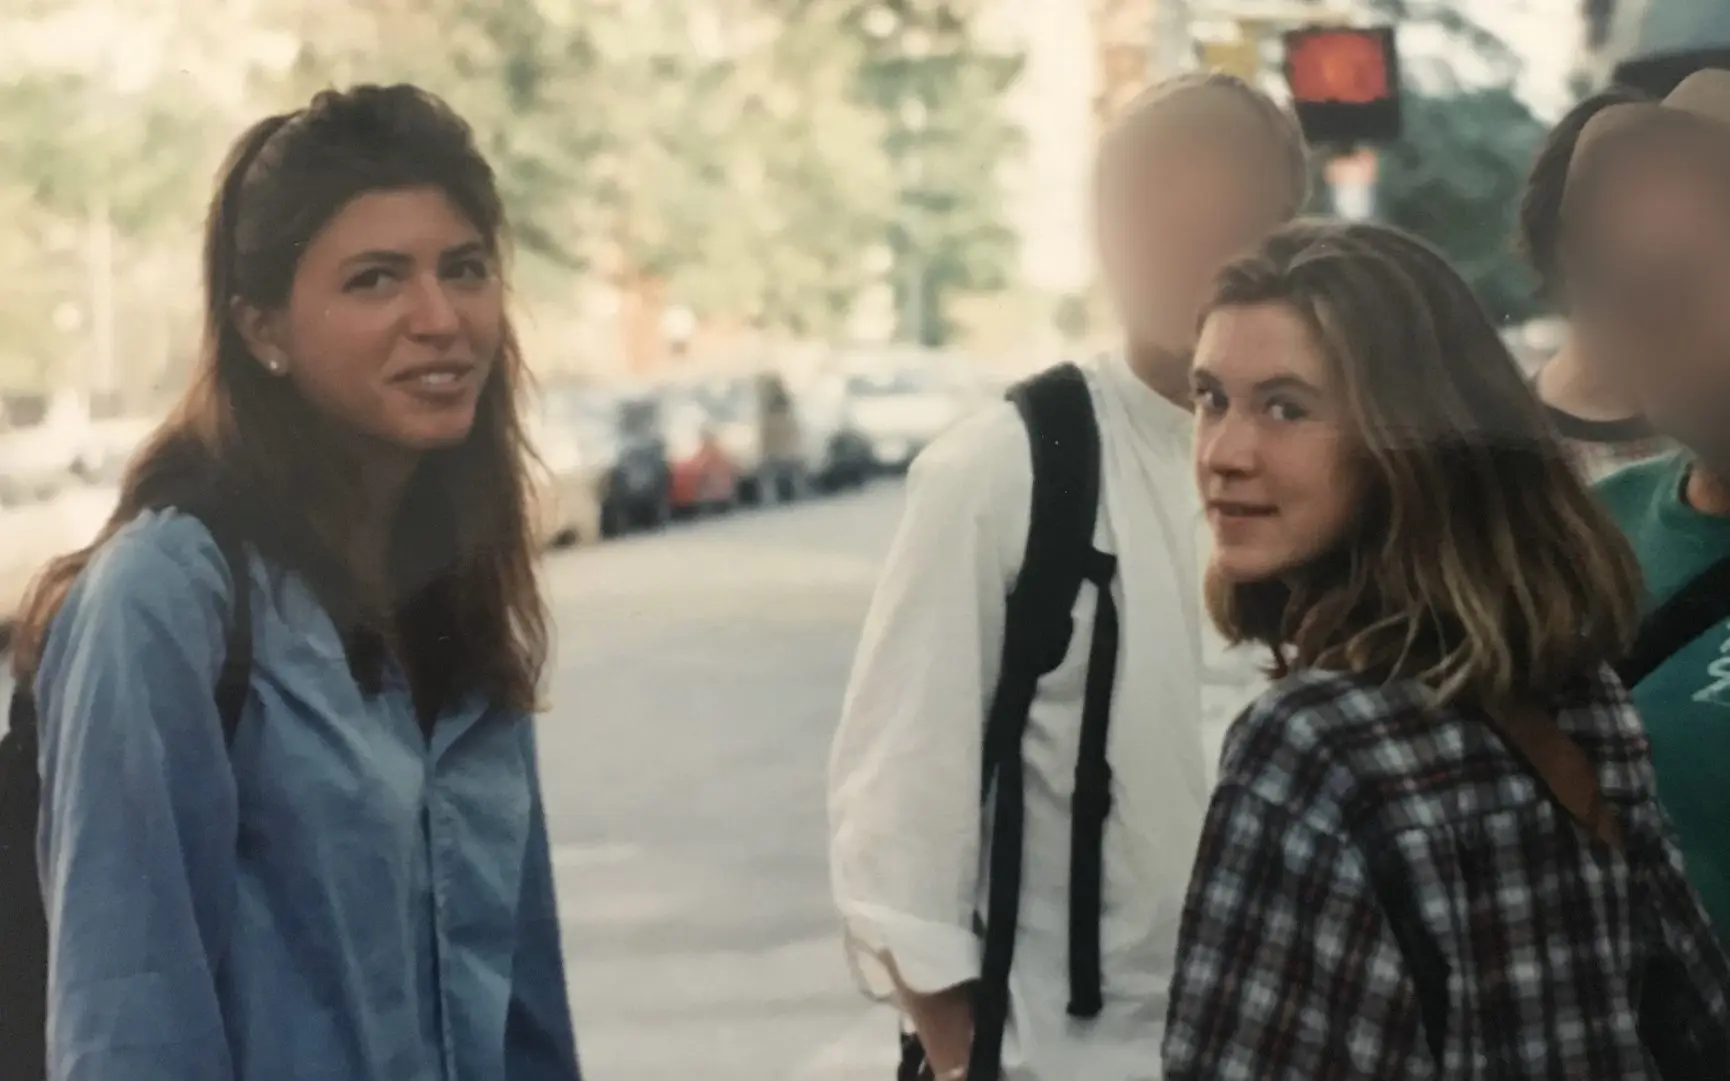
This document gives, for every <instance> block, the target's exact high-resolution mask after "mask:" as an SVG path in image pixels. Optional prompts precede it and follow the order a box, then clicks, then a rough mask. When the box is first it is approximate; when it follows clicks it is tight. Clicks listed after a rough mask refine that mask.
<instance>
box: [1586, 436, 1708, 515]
mask: <svg viewBox="0 0 1730 1081" xmlns="http://www.w3.org/2000/svg"><path fill="white" fill-rule="evenodd" d="M1684 466H1685V462H1684V461H1683V456H1682V452H1681V451H1679V450H1675V451H1670V452H1668V453H1665V454H1658V455H1655V456H1653V457H1650V458H1644V459H1641V460H1640V461H1636V462H1630V463H1629V464H1627V465H1624V466H1621V467H1620V468H1618V469H1615V470H1613V471H1612V472H1610V473H1609V474H1607V475H1605V476H1603V477H1601V478H1599V479H1598V481H1597V482H1596V483H1594V484H1593V486H1592V487H1593V489H1594V490H1595V491H1596V492H1597V493H1598V498H1599V499H1601V500H1603V502H1604V505H1605V506H1606V507H1608V508H1609V510H1610V513H1611V515H1612V516H1613V517H1614V518H1616V520H1617V521H1618V522H1619V523H1622V524H1624V525H1626V523H1627V521H1628V519H1629V518H1631V517H1633V516H1635V515H1637V514H1639V513H1640V511H1641V510H1642V509H1644V508H1645V507H1647V506H1649V505H1651V503H1652V501H1653V500H1655V499H1658V498H1661V497H1662V496H1663V494H1664V493H1665V492H1667V491H1668V490H1669V489H1670V487H1671V486H1672V485H1675V484H1678V483H1680V479H1681V471H1682V469H1683V468H1684Z"/></svg>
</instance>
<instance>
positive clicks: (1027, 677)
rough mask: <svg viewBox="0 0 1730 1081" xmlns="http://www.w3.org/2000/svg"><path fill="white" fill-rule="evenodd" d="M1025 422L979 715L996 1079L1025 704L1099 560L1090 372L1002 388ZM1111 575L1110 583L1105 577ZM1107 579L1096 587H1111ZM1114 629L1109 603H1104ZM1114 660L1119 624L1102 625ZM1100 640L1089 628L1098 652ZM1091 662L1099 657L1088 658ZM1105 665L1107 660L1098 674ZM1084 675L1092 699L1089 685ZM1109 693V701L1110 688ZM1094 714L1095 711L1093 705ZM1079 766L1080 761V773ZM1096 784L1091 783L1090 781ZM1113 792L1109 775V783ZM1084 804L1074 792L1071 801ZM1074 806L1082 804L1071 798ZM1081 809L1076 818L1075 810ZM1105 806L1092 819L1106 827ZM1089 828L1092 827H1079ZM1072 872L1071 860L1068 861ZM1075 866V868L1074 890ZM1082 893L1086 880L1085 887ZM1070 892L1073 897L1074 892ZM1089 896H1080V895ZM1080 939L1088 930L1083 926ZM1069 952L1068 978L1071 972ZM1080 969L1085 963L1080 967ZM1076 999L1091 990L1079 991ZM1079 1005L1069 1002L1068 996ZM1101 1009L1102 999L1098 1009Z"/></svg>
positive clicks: (986, 1007)
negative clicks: (994, 641)
mask: <svg viewBox="0 0 1730 1081" xmlns="http://www.w3.org/2000/svg"><path fill="white" fill-rule="evenodd" d="M1009 400H1010V401H1011V402H1013V403H1014V404H1015V408H1016V410H1017V412H1018V413H1019V414H1020V416H1021V420H1022V423H1023V424H1025V425H1026V427H1027V434H1028V443H1029V446H1030V449H1031V453H1032V458H1033V497H1032V505H1031V513H1030V517H1029V524H1028V531H1027V547H1026V552H1025V554H1024V556H1023V559H1022V564H1021V571H1020V573H1019V574H1018V575H1017V577H1016V581H1015V586H1014V588H1013V589H1012V590H1011V591H1010V594H1009V600H1008V605H1007V610H1006V618H1005V623H1004V636H1003V653H1002V658H1001V664H1000V665H999V669H998V678H997V686H996V689H995V691H994V692H993V694H992V699H991V706H990V710H989V712H988V713H987V716H986V725H985V747H984V776H983V778H982V780H983V785H982V793H983V799H984V800H985V802H986V804H987V806H988V809H989V813H990V814H991V819H992V828H991V849H990V852H989V854H988V859H989V864H988V867H989V872H988V875H989V877H988V883H989V885H988V890H987V899H986V913H985V928H984V932H985V933H984V940H985V941H984V947H983V956H982V958H981V963H980V978H979V983H978V986H977V989H976V992H975V995H974V1019H973V1021H974V1038H973V1050H972V1055H971V1058H970V1062H969V1068H968V1076H969V1077H996V1076H998V1074H999V1073H1000V1072H1001V1068H1002V1053H1003V1032H1004V1028H1005V1026H1006V1024H1007V1021H1008V1010H1009V970H1010V967H1011V965H1012V963H1013V961H1014V956H1015V936H1016V926H1017V923H1018V922H1019V918H1020V904H1021V865H1022V855H1023V853H1022V845H1023V839H1024V832H1025V817H1026V794H1025V792H1024V790H1023V784H1024V765H1023V759H1022V750H1021V742H1022V737H1023V735H1024V734H1025V732H1026V730H1027V715H1028V710H1029V709H1030V708H1031V707H1032V704H1033V697H1034V693H1035V691H1036V689H1037V687H1038V685H1039V680H1040V679H1041V677H1043V676H1045V675H1046V674H1047V673H1049V672H1051V671H1052V670H1053V669H1055V668H1056V667H1057V666H1058V665H1059V664H1061V663H1062V662H1063V658H1064V656H1065V655H1066V654H1067V653H1068V652H1069V643H1070V638H1071V637H1072V634H1073V631H1074V626H1073V619H1072V618H1071V612H1072V611H1073V609H1074V606H1075V599H1076V597H1077V595H1078V594H1079V592H1080V589H1081V584H1082V582H1083V581H1084V580H1086V579H1088V578H1089V577H1090V574H1089V572H1090V570H1092V571H1095V572H1097V571H1099V570H1101V569H1102V568H1101V567H1100V566H1097V565H1096V564H1095V561H1093V558H1092V557H1093V555H1094V552H1093V529H1094V522H1095V519H1096V517H1097V514H1098V510H1099V485H1100V479H1099V475H1100V464H1099V463H1100V451H1099V429H1098V426H1097V423H1096V421H1095V419H1094V414H1093V398H1092V394H1091V392H1090V391H1089V389H1088V385H1087V377H1086V376H1085V375H1084V374H1083V373H1082V371H1081V369H1079V368H1077V367H1076V366H1075V365H1073V364H1061V365H1058V366H1057V367H1054V368H1051V369H1049V370H1047V371H1045V372H1042V373H1040V374H1039V375H1036V376H1034V377H1032V378H1031V379H1028V380H1026V381H1024V382H1022V383H1020V384H1018V385H1017V386H1015V387H1014V388H1013V389H1011V390H1010V392H1009ZM1108 584H1109V583H1108ZM1109 592H1110V591H1109V589H1104V590H1102V591H1101V595H1102V597H1109ZM1101 608H1102V611H1103V610H1105V609H1109V610H1110V617H1109V618H1110V622H1111V624H1112V627H1113V628H1114V627H1115V620H1116V612H1115V608H1113V607H1111V606H1110V605H1109V602H1106V603H1104V604H1102V605H1101ZM1108 637H1110V638H1111V639H1112V640H1113V641H1112V650H1111V653H1112V656H1113V659H1114V661H1115V656H1116V647H1115V637H1116V635H1115V633H1112V634H1109V635H1108ZM1098 644H1099V643H1098V638H1097V631H1096V639H1095V646H1096V649H1095V652H1097V651H1098V650H1097V646H1098ZM1094 659H1095V660H1097V658H1094ZM1111 674H1112V673H1111V672H1110V671H1109V670H1108V671H1107V672H1106V673H1105V677H1106V678H1109V677H1110V675H1111ZM1093 682H1094V680H1093V679H1092V678H1090V680H1089V684H1090V686H1089V694H1088V697H1089V698H1090V699H1093V698H1095V697H1097V696H1096V695H1095V694H1094V690H1093V686H1092V684H1093ZM1107 692H1108V693H1107V694H1106V695H1105V696H1104V701H1105V702H1106V704H1107V708H1108V707H1109V698H1110V695H1109V687H1108V688H1107ZM1096 712H1097V710H1096ZM1095 727H1096V728H1098V729H1099V731H1098V732H1097V733H1095V734H1094V736H1093V737H1092V738H1091V740H1090V737H1089V736H1088V734H1087V733H1086V731H1085V730H1086V728H1087V726H1086V724H1085V723H1084V725H1083V729H1084V735H1083V742H1084V748H1083V754H1082V758H1083V759H1087V758H1089V757H1090V753H1089V747H1088V746H1087V745H1088V744H1089V743H1090V742H1097V743H1098V744H1099V751H1100V753H1099V759H1100V763H1098V764H1095V765H1091V766H1087V767H1085V768H1086V769H1087V770H1088V773H1089V777H1090V779H1091V778H1094V777H1097V776H1098V775H1099V773H1100V770H1099V764H1102V763H1103V747H1104V739H1103V725H1102V724H1099V723H1096V726H1095ZM1082 768H1084V767H1083V766H1082V765H1081V764H1080V763H1078V766H1077V769H1078V771H1079V770H1081V769H1082ZM1090 787H1091V784H1090ZM1107 790H1109V784H1107ZM1080 802H1082V801H1081V799H1080V794H1079V793H1078V805H1079V803H1080ZM1078 809H1079V807H1078ZM1078 817H1080V816H1078ZM1103 822H1104V819H1103V816H1102V815H1101V816H1099V825H1100V826H1101V827H1103ZM1085 832H1086V833H1088V834H1089V835H1091V834H1092V833H1093V832H1094V831H1093V827H1091V826H1089V827H1087V830H1086V831H1085ZM1082 862H1083V866H1082V868H1081V870H1082V871H1083V872H1085V874H1083V875H1082V876H1081V877H1086V875H1087V874H1091V876H1092V878H1093V882H1094V885H1093V896H1094V897H1095V898H1097V896H1098V864H1099V860H1098V853H1097V852H1095V853H1094V855H1093V857H1092V859H1091V869H1090V868H1089V866H1088V861H1087V858H1086V857H1083V860H1082ZM1072 870H1073V868H1072ZM1076 879H1077V875H1076V874H1074V873H1072V876H1071V888H1072V891H1073V889H1074V886H1075V882H1076ZM1083 892H1084V893H1085V883H1084V890H1083ZM1076 899H1077V898H1073V897H1072V901H1073V900H1076ZM1079 899H1080V900H1082V901H1084V902H1085V901H1086V897H1085V896H1084V897H1081V898H1079ZM1071 907H1072V911H1071V917H1070V918H1071V946H1072V953H1073V952H1074V950H1073V947H1074V945H1075V941H1076V935H1075V931H1076V927H1077V922H1078V921H1085V922H1087V923H1089V924H1091V927H1092V932H1091V934H1092V941H1093V948H1092V951H1091V962H1089V961H1088V960H1087V959H1086V958H1085V957H1083V958H1081V960H1082V962H1083V964H1082V967H1083V968H1084V969H1085V968H1089V967H1090V968H1091V970H1092V972H1093V973H1094V979H1093V992H1092V997H1093V999H1094V1000H1097V999H1098V997H1099V989H1098V980H1097V972H1098V968H1099V961H1098V933H1099V927H1098V925H1099V920H1098V907H1097V900H1096V901H1095V903H1094V908H1093V912H1092V916H1091V919H1088V918H1087V917H1086V914H1085V913H1078V912H1076V911H1074V908H1075V907H1076V906H1074V905H1073V904H1072V906H1071ZM1083 937H1085V936H1083ZM1076 960H1077V958H1076V957H1072V958H1071V961H1072V964H1071V978H1072V980H1073V979H1074V977H1075V976H1076V974H1077V973H1076V966H1075V961H1076ZM1082 975H1083V976H1085V975H1086V973H1085V972H1083V973H1082ZM1072 997H1073V998H1076V999H1078V1000H1080V1002H1081V1004H1082V1005H1084V1006H1085V1005H1087V996H1085V995H1075V994H1074V992H1073V991H1072ZM1073 1005H1074V1003H1072V1006H1073ZM1094 1012H1095V1013H1097V1007H1095V1008H1094Z"/></svg>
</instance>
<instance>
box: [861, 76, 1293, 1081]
mask: <svg viewBox="0 0 1730 1081" xmlns="http://www.w3.org/2000/svg"><path fill="white" fill-rule="evenodd" d="M1307 182H1308V171H1307V162H1306V160H1305V148H1304V145H1303V139H1302V136H1301V134H1300V133H1299V130H1298V127H1297V125H1296V123H1295V122H1294V121H1293V120H1292V119H1291V118H1290V117H1289V116H1288V115H1287V114H1286V113H1285V112H1284V111H1283V110H1281V109H1280V107H1278V106H1277V105H1275V104H1274V103H1273V102H1272V101H1271V100H1270V99H1269V98H1267V97H1265V96H1264V95H1262V94H1261V93H1260V92H1258V91H1256V90H1254V89H1252V88H1251V87H1249V86H1248V85H1247V84H1245V83H1243V82H1242V81H1240V80H1237V79H1234V78H1231V77H1228V76H1223V75H1205V76H1185V77H1182V78H1179V79H1176V80H1174V81H1171V82H1167V83H1163V84H1160V85H1158V86H1156V87H1153V88H1152V89H1150V90H1149V91H1148V92H1147V93H1146V94H1144V95H1143V96H1142V97H1141V98H1140V99H1138V100H1137V101H1136V102H1135V103H1134V104H1132V105H1131V106H1130V107H1129V109H1128V111H1127V112H1126V114H1125V115H1124V116H1123V117H1121V118H1120V119H1119V120H1118V121H1117V123H1116V125H1115V126H1114V127H1113V128H1112V129H1111V131H1110V132H1109V133H1108V134H1107V135H1106V137H1105V139H1104V143H1103V145H1102V147H1101V148H1100V152H1099V159H1098V164H1097V191H1096V194H1097V201H1098V208H1097V210H1098V243H1099V246H1100V252H1101V257H1102V261H1103V264H1104V266H1105V270H1106V275H1107V278H1108V281H1109V282H1110V285H1111V291H1112V295H1113V297H1114V298H1115V300H1116V302H1117V307H1118V310H1119V313H1120V315H1121V316H1122V321H1123V324H1124V331H1125V343H1126V344H1125V348H1124V350H1123V351H1122V352H1121V353H1118V354H1115V355H1112V356H1109V357H1106V358H1103V359H1101V360H1100V361H1099V362H1098V363H1096V364H1093V365H1090V366H1088V367H1087V368H1086V369H1085V370H1083V369H1081V368H1079V367H1076V366H1059V367H1057V368H1054V369H1051V370H1050V371H1048V372H1046V373H1044V374H1043V375H1040V376H1036V377H1035V378H1034V379H1032V380H1031V381H1029V382H1027V383H1024V384H1022V385H1021V386H1020V387H1018V388H1017V389H1016V390H1015V391H1014V392H1013V393H1012V395H1011V397H1012V403H1005V404H1003V405H1002V406H1001V407H999V408H996V409H991V410H987V411H986V412H984V413H983V414H982V415H980V416H978V417H976V418H975V419H973V420H971V421H969V422H967V423H964V424H963V425H961V426H960V427H958V428H957V429H956V430H954V431H953V432H951V433H950V434H948V435H947V436H945V437H944V438H943V439H942V440H940V441H939V442H937V443H936V444H934V445H933V446H932V447H931V448H930V449H929V450H927V451H926V452H925V453H924V454H923V455H921V456H920V458H919V459H918V460H917V462H916V463H915V464H914V466H913V469H912V471H911V475H910V477H909V480H908V484H907V503H906V509H905V513H904V517H903V520H902V524H901V528H900V531H899V533H898V535H897V537H896V540H895V542H894V544H893V546H892V548H891V551H890V554H889V557H888V560H887V564H886V566H885V568H884V571H883V577H882V580H881V582H880V584H879V586H878V589H877V593H876V596H875V598H874V600H873V602H872V606H871V610H870V615H869V617H868V619H867V622H866V626H865V629H864V634H863V640H862V642H861V644H860V646H859V652H858V656H857V660H856V662H855V667H854V670H853V675H852V679H851V681H850V684H849V686H848V690H847V697H846V703H845V707H844V711H843V718H842V722H841V727H840V731H839V733H838V735H837V737H836V741H835V747H834V753H833V759H832V766H831V774H830V814H831V856H832V873H833V882H834V890H835V896H836V901H837V903H838V905H839V908H840V910H841V914H842V917H843V920H844V923H845V928H846V936H847V945H848V949H849V953H850V956H851V958H852V960H853V962H854V964H855V966H856V968H857V971H858V974H859V977H860V979H861V982H862V984H863V985H864V987H865V988H866V989H867V990H868V991H869V992H870V993H872V994H873V995H875V996H879V997H883V998H891V999H893V1000H894V1001H896V1002H897V1003H898V1004H899V1006H900V1007H901V1009H902V1010H903V1012H904V1013H905V1015H906V1016H907V1017H908V1018H909V1019H910V1021H911V1025H912V1028H913V1030H914V1032H913V1033H910V1034H908V1037H907V1039H906V1040H905V1041H904V1046H903V1050H904V1059H903V1064H902V1076H903V1077H904V1078H914V1077H920V1076H924V1077H930V1076H933V1075H934V1076H936V1077H938V1078H957V1077H961V1076H963V1075H968V1076H972V1077H975V1078H994V1077H996V1076H998V1074H999V1070H1000V1069H1001V1073H1002V1075H1003V1076H1004V1077H1006V1078H1011V1079H1023V1081H1026V1079H1041V1081H1059V1079H1061V1081H1069V1079H1073V1078H1087V1079H1089V1081H1132V1079H1136V1081H1140V1079H1149V1078H1154V1077H1157V1075H1158V1069H1157V1065H1156V1059H1157V1056H1158V1047H1159V1030H1160V1020H1161V1018H1162V1017H1163V1016H1164V1013H1165V994H1166V986H1167V983H1168V981H1169V979H1170V971H1171V960H1172V956H1173V949H1174V945H1175V935H1176V929H1177V915H1178V910H1179V907H1180V904H1181V898H1182V893H1181V890H1182V883H1183V881H1184V878H1185V876H1186V875H1187V873H1188V869H1189V864H1190V858H1191V853H1192V852H1193V850H1194V845H1195V841H1196V837H1197V836H1198V833H1199V830H1200V826H1201V814H1202V809H1203V807H1204V805H1205V802H1206V798H1207V783H1208V782H1207V778H1208V775H1209V772H1210V770H1209V764H1208V762H1207V760H1206V754H1205V752H1204V750H1203V738H1202V727H1203V725H1202V714H1203V710H1202V704H1201V695H1202V688H1201V683H1202V681H1203V679H1204V671H1203V667H1204V666H1203V661H1204V649H1203V633H1204V632H1203V621H1202V618H1201V610H1200V565H1199V558H1200V556H1199V546H1198V541H1199V535H1198V534H1199V529H1200V525H1199V522H1200V508H1199V505H1198V504H1197V503H1196V501H1195V495H1194V491H1193V488H1192V486H1191V485H1189V484H1187V483H1186V471H1187V464H1186V463H1187V446H1188V440H1189V428H1190V423H1191V418H1190V413H1189V397H1188V390H1187V384H1186V381H1185V380H1186V375H1185V373H1186V370H1187V356H1188V352H1189V349H1190V347H1191V345H1192V343H1193V339H1194V334H1195V327H1196V316H1197V311H1198V305H1199V304H1200V302H1201V299H1202V298H1203V296H1204V295H1205V289H1206V283H1207V282H1208V281H1209V279H1210V278H1211V277H1212V275H1213V274H1214V272H1215V271H1216V270H1217V269H1218V267H1219V266H1220V265H1221V264H1223V263H1224V262H1225V261H1226V260H1227V259H1228V258H1230V257H1231V256H1232V255H1233V254H1234V253H1236V252H1237V251H1240V250H1242V249H1245V248H1248V247H1252V246H1253V245H1254V244H1255V243H1256V242H1257V241H1258V239H1259V238H1260V237H1261V236H1262V235H1264V234H1265V233H1266V232H1267V231H1268V230H1270V229H1272V228H1273V227H1275V226H1276V225H1277V224H1279V223H1280V222H1282V221H1284V220H1287V219H1289V218H1290V217H1291V216H1292V215H1293V214H1295V213H1296V212H1297V211H1298V209H1299V208H1300V207H1301V206H1302V205H1303V203H1304V201H1305V196H1306V186H1307ZM1072 632H1073V633H1072ZM1219 675H1220V676H1221V678H1223V679H1232V678H1236V679H1240V680H1242V681H1243V682H1244V683H1248V682H1249V681H1250V680H1251V679H1252V678H1255V674H1254V673H1249V672H1246V673H1230V672H1228V671H1221V672H1220V673H1219ZM1237 693H1238V695H1239V697H1240V698H1246V697H1247V696H1248V695H1249V694H1251V693H1252V692H1251V691H1250V690H1249V688H1248V687H1247V686H1239V687H1238V688H1237ZM985 793H989V798H988V799H985V801H984V803H983V809H982V795H983V794H985ZM986 837H989V842H987V841H985V840H984V838H986ZM1005 1027H1007V1033H1005ZM970 1063H971V1067H970ZM970 1068H971V1073H969V1070H970Z"/></svg>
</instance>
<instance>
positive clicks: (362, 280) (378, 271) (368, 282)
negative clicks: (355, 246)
mask: <svg viewBox="0 0 1730 1081" xmlns="http://www.w3.org/2000/svg"><path fill="white" fill-rule="evenodd" d="M390 276H391V275H390V271H388V270H386V269H385V268H384V267H371V268H368V269H366V270H363V271H361V272H360V273H359V274H356V275H355V276H354V277H352V278H350V279H349V280H348V288H349V289H350V290H352V291H354V292H366V291H369V290H372V289H377V288H378V287H379V286H381V285H383V284H384V283H385V282H387V281H389V280H390Z"/></svg>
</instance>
